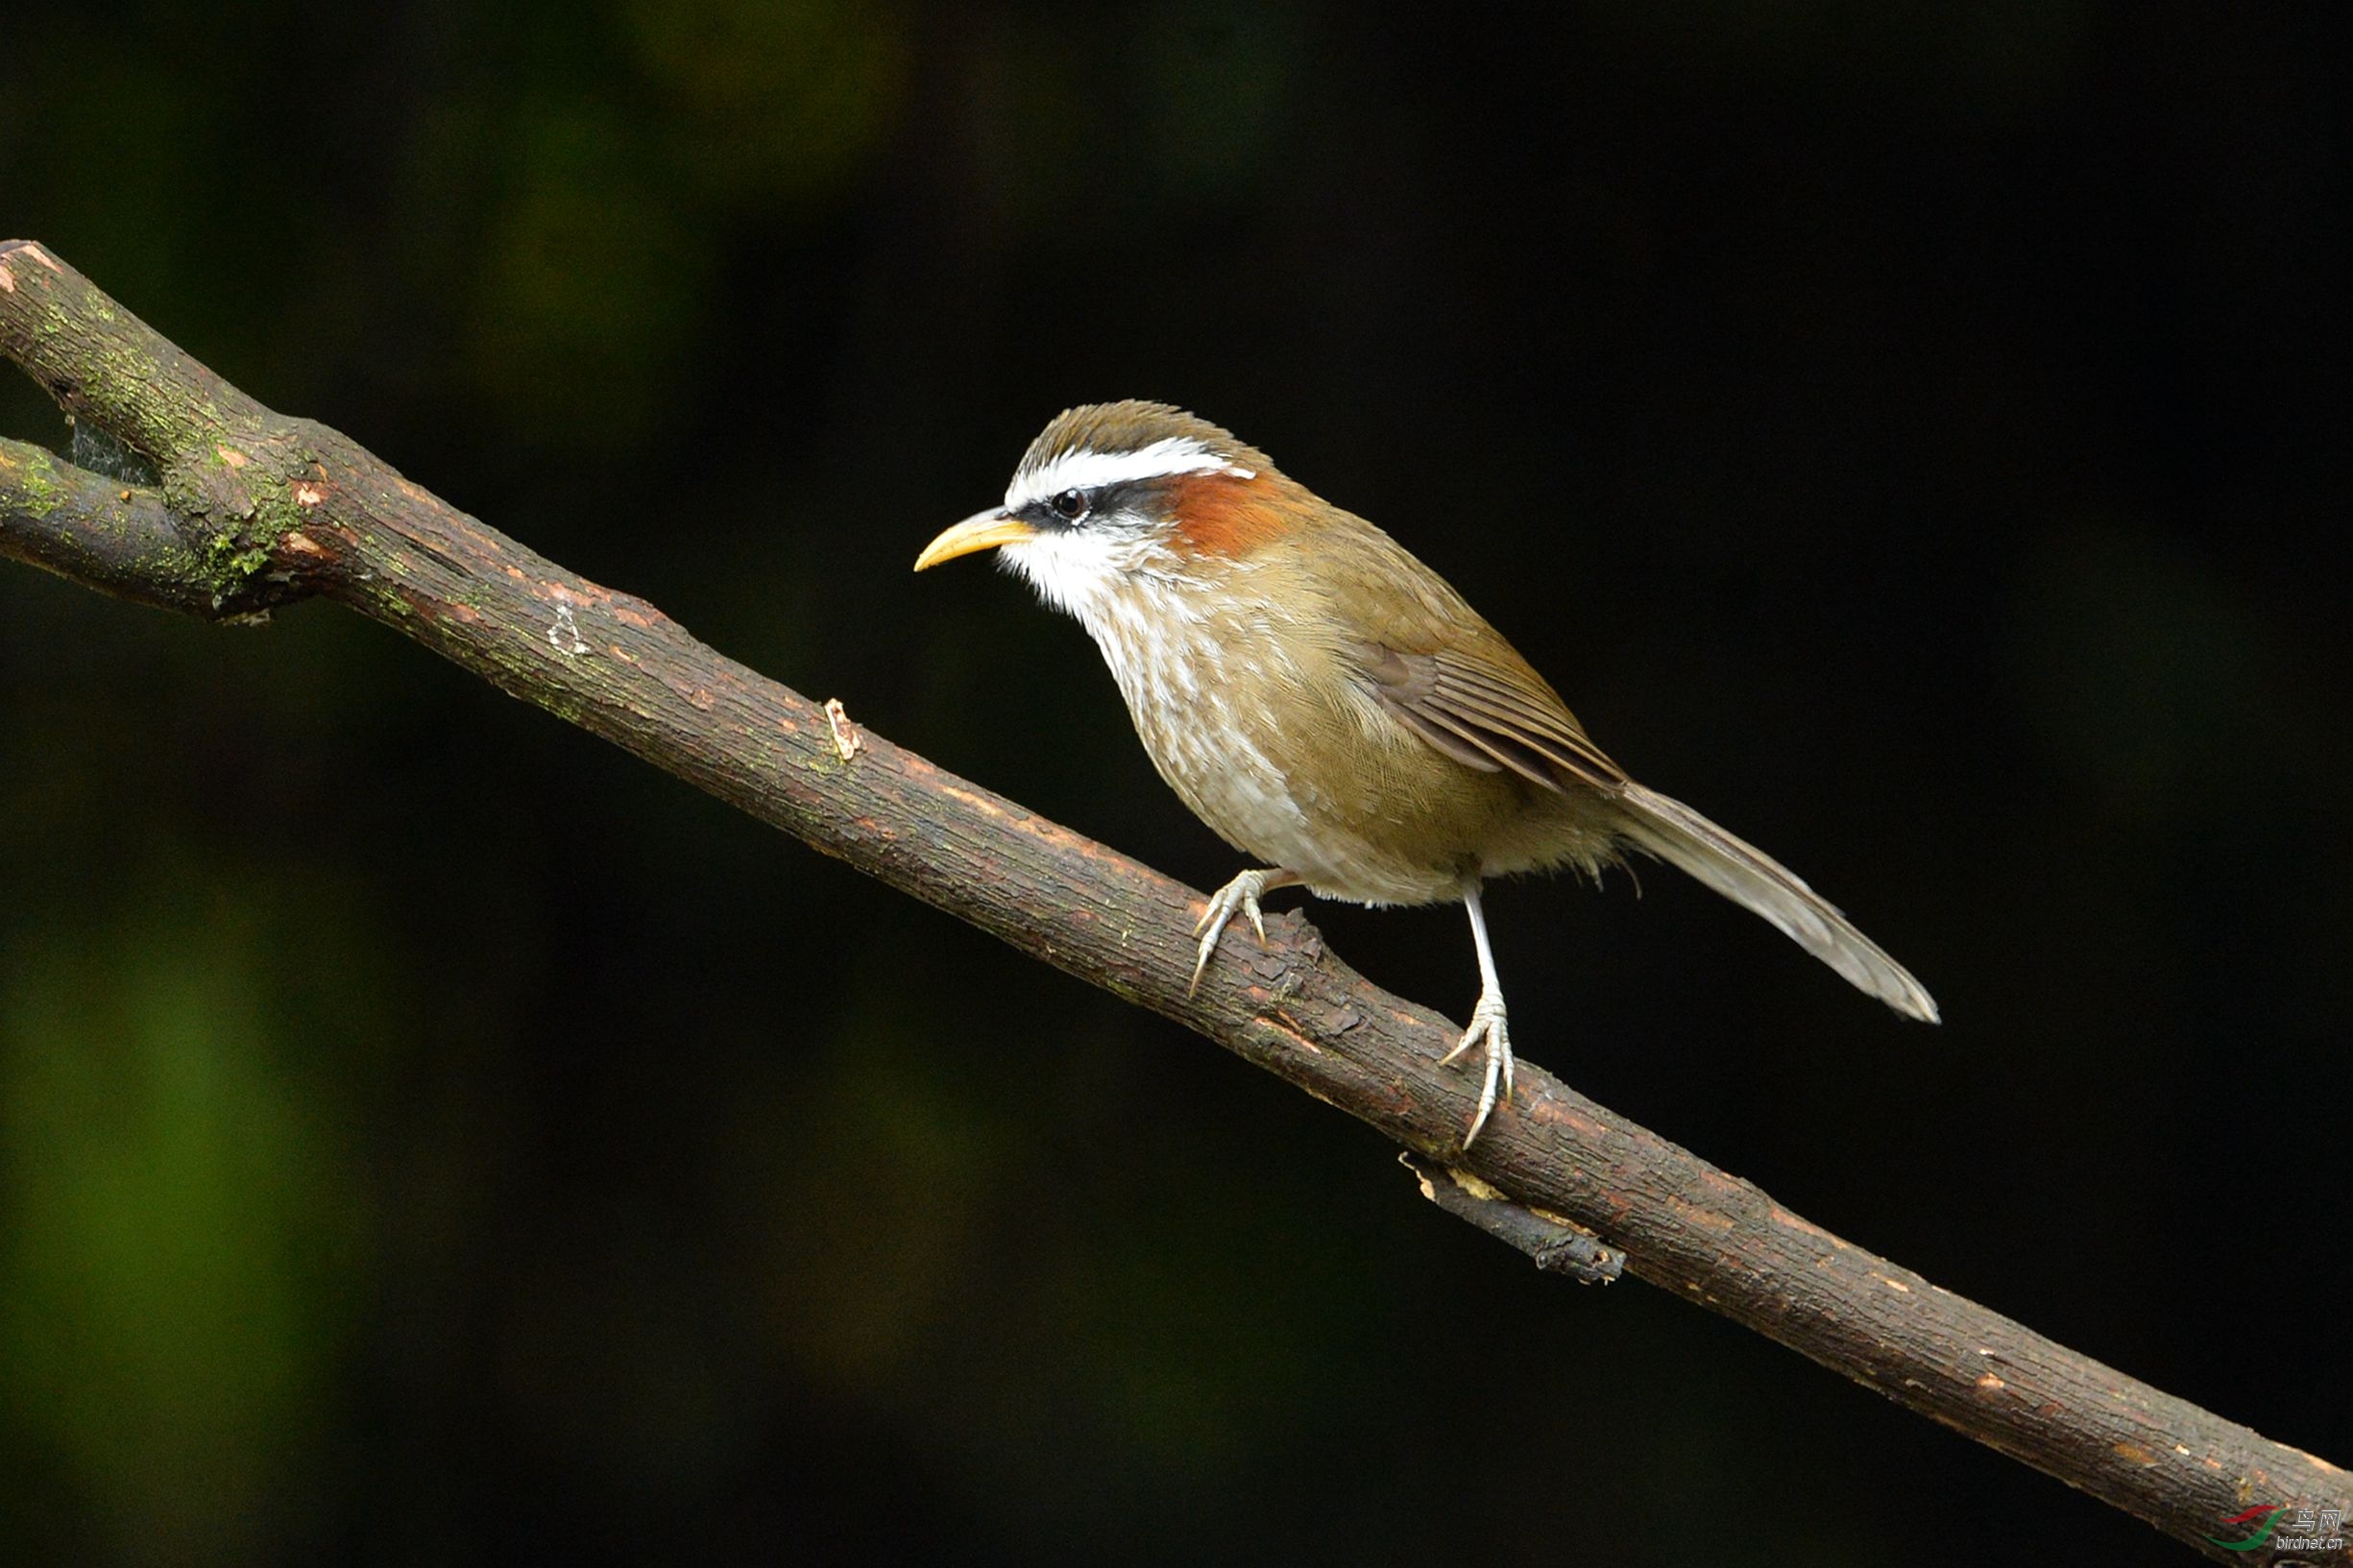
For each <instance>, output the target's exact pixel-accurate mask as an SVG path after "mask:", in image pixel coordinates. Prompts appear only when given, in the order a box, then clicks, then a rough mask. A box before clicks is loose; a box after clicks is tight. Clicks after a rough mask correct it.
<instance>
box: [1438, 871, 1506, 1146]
mask: <svg viewBox="0 0 2353 1568" xmlns="http://www.w3.org/2000/svg"><path fill="white" fill-rule="evenodd" d="M1463 907H1464V908H1466V909H1468V910H1469V911H1470V940H1471V941H1472V942H1473V943H1474V944H1476V946H1477V947H1478V950H1479V1004H1478V1005H1477V1006H1475V1007H1473V1008H1472V1009H1471V1010H1470V1027H1469V1028H1468V1029H1465V1030H1464V1031H1463V1038H1462V1042H1461V1043H1460V1044H1459V1045H1457V1046H1456V1047H1455V1048H1454V1049H1452V1050H1450V1051H1448V1052H1446V1056H1445V1062H1441V1063H1440V1064H1439V1065H1440V1066H1442V1067H1443V1066H1444V1065H1445V1063H1446V1062H1452V1061H1454V1060H1455V1059H1456V1058H1458V1057H1460V1056H1461V1055H1462V1054H1463V1053H1464V1052H1465V1051H1468V1049H1471V1047H1473V1046H1475V1045H1477V1044H1479V1043H1480V1042H1481V1041H1482V1040H1484V1041H1485V1042H1486V1043H1487V1081H1486V1082H1485V1083H1484V1084H1483V1085H1482V1086H1481V1087H1480V1089H1479V1113H1478V1115H1476V1116H1474V1117H1472V1118H1471V1119H1470V1130H1469V1131H1468V1132H1467V1133H1465V1134H1463V1146H1464V1147H1465V1148H1468V1147H1469V1146H1471V1144H1472V1142H1473V1141H1474V1140H1476V1139H1477V1138H1478V1136H1479V1129H1480V1128H1482V1127H1484V1126H1486V1125H1487V1118H1488V1114H1489V1113H1490V1112H1492V1110H1494V1108H1495V1095H1496V1089H1497V1087H1498V1083H1500V1087H1501V1089H1502V1094H1503V1098H1505V1099H1510V1098H1512V1035H1511V1030H1510V1029H1509V1028H1508V1027H1506V1026H1505V1024H1504V1019H1503V982H1502V981H1501V980H1499V979H1497V978H1496V977H1495V953H1494V950H1493V949H1492V948H1491V947H1489V946H1488V943H1487V915H1486V913H1485V912H1484V911H1483V910H1481V909H1480V907H1479V890H1478V889H1477V888H1475V887H1474V888H1472V889H1471V890H1470V891H1469V892H1468V893H1466V894H1464V895H1463Z"/></svg>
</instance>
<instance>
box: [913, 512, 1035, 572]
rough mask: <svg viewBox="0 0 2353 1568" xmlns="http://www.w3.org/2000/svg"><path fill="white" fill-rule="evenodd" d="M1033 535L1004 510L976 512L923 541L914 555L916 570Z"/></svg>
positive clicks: (1027, 525) (1030, 537)
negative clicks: (927, 541) (922, 544)
mask: <svg viewBox="0 0 2353 1568" xmlns="http://www.w3.org/2000/svg"><path fill="white" fill-rule="evenodd" d="M1036 537H1037V530H1036V529H1034V528H1032V527H1031V526H1030V525H1029V524H1028V523H1026V522H1024V521H1022V520H1021V519H1019V518H1008V517H1007V516H1006V515H1005V514H1004V513H1003V512H976V513H974V514H973V515H972V516H971V517H969V518H966V519H964V520H963V521H961V522H959V523H958V524H957V525H956V526H955V527H953V528H951V529H949V530H948V531H947V532H946V533H944V534H942V535H940V536H939V537H938V538H937V539H935V540H934V541H932V543H929V544H926V545H925V546H924V547H923V553H922V554H921V555H919V556H917V557H915V569H916V570H917V571H921V570H922V569H923V568H924V567H936V566H938V565H939V564H940V563H941V562H942V561H953V560H955V559H956V558H957V557H958V556H959V555H970V554H972V552H973V551H975V550H993V549H995V548H996V547H997V546H998V545H1000V544H1014V543H1020V542H1021V541H1022V540H1025V539H1035V538H1036Z"/></svg>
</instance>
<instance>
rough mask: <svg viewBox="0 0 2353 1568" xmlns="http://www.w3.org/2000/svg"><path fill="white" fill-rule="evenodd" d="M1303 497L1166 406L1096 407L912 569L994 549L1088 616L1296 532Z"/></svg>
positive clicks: (1254, 458) (1038, 443) (1072, 413)
mask: <svg viewBox="0 0 2353 1568" xmlns="http://www.w3.org/2000/svg"><path fill="white" fill-rule="evenodd" d="M1304 494H1305V493H1304V492H1300V491H1298V487H1297V486H1295V485H1292V484H1291V483H1290V482H1289V481H1288V480H1285V479H1284V478H1283V477H1282V475H1281V474H1279V473H1277V472H1275V470H1274V464H1273V463H1271V462H1270V461H1268V459H1267V455H1266V454H1265V453H1264V452H1261V451H1258V450H1257V449H1256V448H1254V447H1251V446H1245V445H1244V444H1243V443H1241V442H1240V441H1237V440H1236V439H1234V437H1233V436H1232V435H1231V434H1230V433H1229V432H1227V431H1225V430H1222V429H1220V428H1218V427H1217V426H1216V425H1214V424H1211V423H1210V422H1208V421H1206V420H1201V419H1196V418H1195V417H1194V416H1192V415H1190V414H1188V413H1186V412H1184V411H1183V410H1182V409H1178V408H1172V407H1170V406H1169V405H1168V404H1166V403H1148V402H1135V401H1129V402H1119V403H1090V404H1087V405H1086V406H1084V407H1080V408H1074V409H1071V410H1069V411H1068V412H1066V413H1063V414H1060V415H1058V416H1056V417H1055V420H1054V422H1052V423H1051V424H1049V425H1047V426H1046V428H1045V429H1044V430H1043V431H1041V432H1040V433H1039V435H1038V438H1037V439H1036V440H1035V441H1033V442H1031V444H1030V450H1029V451H1028V452H1027V453H1026V454H1024V456H1023V457H1022V460H1021V466H1020V467H1019V468H1017V469H1015V470H1013V482H1012V483H1011V484H1009V485H1007V487H1006V492H1005V504H1004V505H1003V506H1000V507H992V508H990V509H989V510H988V511H985V512H981V513H976V514H975V515H973V516H972V517H969V518H966V519H964V520H963V521H962V522H959V523H958V524H957V525H956V526H955V527H953V528H951V529H949V530H948V531H947V532H946V533H943V534H941V535H940V536H939V537H938V538H937V539H935V540H934V541H932V543H929V544H927V545H925V546H924V549H923V553H922V554H921V555H919V556H917V557H916V558H915V569H916V570H917V571H921V570H923V569H924V568H925V567H934V566H937V565H938V564H939V563H940V562H942V561H951V560H954V559H955V558H956V557H958V556H959V555H970V554H972V553H973V552H974V551H976V550H986V549H996V550H999V551H1000V552H1002V553H1001V559H1002V560H1003V561H1004V562H1005V564H1006V565H1007V567H1010V568H1011V569H1012V570H1014V571H1017V572H1019V573H1021V575H1023V576H1024V577H1027V578H1028V579H1029V580H1030V581H1031V583H1032V584H1033V585H1035V586H1036V588H1037V591H1038V592H1039V593H1040V594H1041V595H1043V596H1044V597H1045V598H1046V600H1047V601H1048V602H1049V603H1051V604H1053V605H1055V607H1057V608H1059V609H1062V610H1067V611H1069V612H1071V613H1072V614H1073V615H1078V616H1079V618H1080V619H1082V620H1090V619H1091V618H1092V613H1093V612H1095V611H1096V610H1097V609H1098V608H1099V607H1101V606H1102V605H1104V603H1105V602H1106V601H1107V600H1109V599H1111V598H1114V597H1116V596H1118V595H1119V594H1120V592H1121V591H1122V590H1123V589H1125V588H1128V587H1130V586H1134V585H1137V584H1139V583H1143V582H1153V583H1157V584H1159V585H1160V586H1163V587H1182V586H1184V585H1186V584H1188V583H1191V582H1196V581H1200V580H1203V579H1207V578H1210V577H1213V576H1214V574H1215V572H1216V570H1217V567H1219V566H1220V565H1221V564H1223V563H1230V562H1233V561H1236V560H1238V559H1240V558H1241V557H1243V556H1246V555H1247V554H1249V552H1250V551H1251V550H1254V549H1255V548H1257V547H1258V546H1259V545H1261V544H1263V543H1266V541H1267V540H1268V539H1269V538H1271V537H1273V536H1274V534H1276V533H1279V532H1281V531H1282V530H1283V529H1284V528H1285V527H1287V526H1288V525H1289V524H1290V521H1291V519H1294V518H1295V517H1296V515H1297V511H1298V507H1297V503H1296V498H1295V497H1296V495H1304Z"/></svg>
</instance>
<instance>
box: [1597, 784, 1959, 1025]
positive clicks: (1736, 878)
mask: <svg viewBox="0 0 2353 1568" xmlns="http://www.w3.org/2000/svg"><path fill="white" fill-rule="evenodd" d="M1618 800H1619V801H1620V803H1621V804H1623V805H1624V806H1625V807H1626V808H1628V809H1627V812H1626V817H1625V820H1624V821H1623V823H1621V824H1620V829H1619V831H1620V832H1623V833H1624V834H1625V836H1626V838H1627V839H1628V841H1630V842H1631V843H1633V844H1634V845H1635V846H1636V847H1637V848H1638V849H1641V850H1643V851H1646V852H1647V853H1649V854H1651V855H1655V856H1658V857H1659V858H1660V859H1662V860H1664V861H1666V862H1667V863H1668V864H1669V865H1672V866H1675V867H1677V868H1678V869H1680V870H1683V871H1686V872H1688V873H1690V874H1691V875H1692V876H1694V877H1696V878H1698V879H1699V880H1701V881H1703V882H1706V883H1707V884H1708V885H1709V886H1710V887H1712V888H1714V889H1715V890H1716V891H1717V892H1719V893H1721V894H1723V895H1724V896H1725V897H1726V898H1728V899H1730V900H1732V901H1733V902H1734V904H1738V905H1744V906H1746V907H1747V908H1749V909H1752V910H1754V911H1756V912H1757V913H1758V914H1759V915H1761V916H1763V917H1764V918H1765V919H1766V920H1769V921H1771V922H1772V923H1773V924H1774V925H1775V926H1777V927H1779V928H1780V929H1782V930H1783V932H1784V933H1786V934H1787V935H1788V937H1789V939H1790V940H1791V941H1793V942H1795V943H1797V945H1798V946H1799V947H1802V948H1804V949H1805V950H1806V951H1807V953H1812V954H1813V955H1814V956H1815V957H1817V958H1819V959H1821V960H1822V961H1823V962H1824V963H1826V964H1828V965H1830V966H1831V968H1832V969H1834V970H1836V971H1838V973H1839V974H1841V975H1844V976H1845V977H1847V979H1848V980H1849V981H1851V982H1852V983H1853V984H1854V985H1855V987H1856V989H1857V990H1861V991H1867V992H1869V993H1870V994H1871V995H1873V996H1875V997H1877V998H1879V999H1880V1001H1883V1002H1885V1003H1887V1005H1888V1006H1890V1007H1893V1008H1894V1009H1895V1010H1896V1011H1897V1012H1899V1013H1904V1014H1906V1015H1907V1016H1909V1017H1912V1018H1917V1019H1922V1020H1925V1021H1926V1022H1928V1023H1930V1024H1933V1023H1935V1022H1936V1016H1937V1015H1936V1002H1935V1001H1934V1000H1933V999H1932V998H1930V997H1929V995H1928V991H1927V990H1926V988H1924V987H1923V986H1922V985H1921V983H1920V982H1919V981H1918V980H1916V979H1913V978H1912V977H1911V975H1910V973H1909V972H1908V971H1906V970H1905V969H1904V966H1903V965H1902V964H1899V963H1897V962H1896V961H1895V960H1894V959H1893V958H1890V957H1889V956H1887V954H1886V953H1885V952H1884V951H1883V950H1882V949H1881V948H1880V945H1879V944H1878V943H1877V942H1874V941H1872V940H1871V938H1869V937H1867V936H1865V935H1864V934H1863V933H1862V932H1861V931H1858V930H1856V929H1855V924H1854V922H1853V921H1850V920H1849V919H1847V917H1846V916H1844V915H1842V914H1840V913H1839V912H1838V911H1837V910H1836V909H1835V908H1833V907H1831V905H1830V904H1829V903H1828V902H1826V901H1825V900H1824V899H1823V897H1822V896H1821V895H1820V894H1819V893H1816V892H1815V891H1814V890H1813V889H1812V888H1810V887H1808V886H1807V885H1806V884H1805V882H1803V881H1802V880H1799V879H1798V877H1797V875H1796V874H1795V873H1793V872H1792V871H1790V870H1789V869H1788V868H1787V867H1786V866H1783V864H1782V863H1781V862H1780V861H1778V860H1776V859H1774V858H1773V857H1772V856H1769V855H1767V854H1765V853H1764V852H1763V851H1762V850H1760V849H1758V848H1757V847H1756V846H1754V845H1752V844H1747V843H1744V842H1742V841H1741V840H1740V839H1737V838H1735V837H1734V836H1733V835H1732V834H1731V833H1728V832H1725V831H1724V830H1723V829H1721V828H1719V827H1717V826H1716V825H1715V824H1714V823H1712V822H1710V821H1709V820H1708V819H1707V818H1706V817H1704V816H1701V815H1700V814H1699V813H1698V812H1697V811H1694V810H1692V809H1691V808H1689V807H1688V806H1686V805H1684V803H1683V802H1681V801H1678V800H1669V799H1668V798H1667V797H1666V796H1664V795H1662V794H1659V793H1658V792H1656V791H1655V790H1649V789H1645V788H1643V787H1642V786H1641V785H1640V784H1626V785H1625V786H1623V788H1622V789H1621V790H1620V791H1619V794H1618Z"/></svg>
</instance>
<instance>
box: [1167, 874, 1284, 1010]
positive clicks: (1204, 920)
mask: <svg viewBox="0 0 2353 1568" xmlns="http://www.w3.org/2000/svg"><path fill="white" fill-rule="evenodd" d="M1298 881H1299V874H1298V872H1296V871H1284V870H1282V869H1280V868H1279V867H1276V868H1272V869H1269V870H1265V871H1246V872H1244V873H1242V875H1241V876H1239V877H1236V878H1235V879H1234V880H1232V881H1229V882H1227V883H1226V884H1225V886H1224V887H1221V888H1219V889H1218V890H1217V891H1216V892H1214V893H1212V894H1210V895H1209V907H1207V908H1206V909H1203V910H1202V911H1201V919H1199V920H1197V921H1195V922H1194V923H1193V929H1195V930H1197V931H1200V932H1201V952H1200V953H1199V954H1198V955H1197V956H1196V957H1195V958H1194V960H1193V979H1192V982H1191V984H1188V985H1187V986H1186V987H1185V995H1186V996H1188V997H1189V996H1191V995H1192V994H1193V987H1194V986H1196V985H1199V984H1201V971H1202V970H1204V969H1207V968H1208V967H1209V955H1210V954H1211V953H1215V952H1217V949H1218V938H1219V937H1220V936H1222V935H1224V934H1225V923H1226V922H1227V921H1229V920H1231V919H1233V917H1234V916H1235V915H1237V914H1245V915H1248V916H1249V917H1250V929H1252V930H1254V931H1256V932H1257V933H1258V945H1259V946H1260V947H1262V948H1263V947H1265V946H1266V945H1267V923H1266V918H1265V917H1264V916H1262V915H1261V914H1259V912H1258V895H1259V894H1261V893H1266V892H1271V891H1273V890H1274V889H1275V888H1277V887H1295V886H1297V885H1298Z"/></svg>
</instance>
